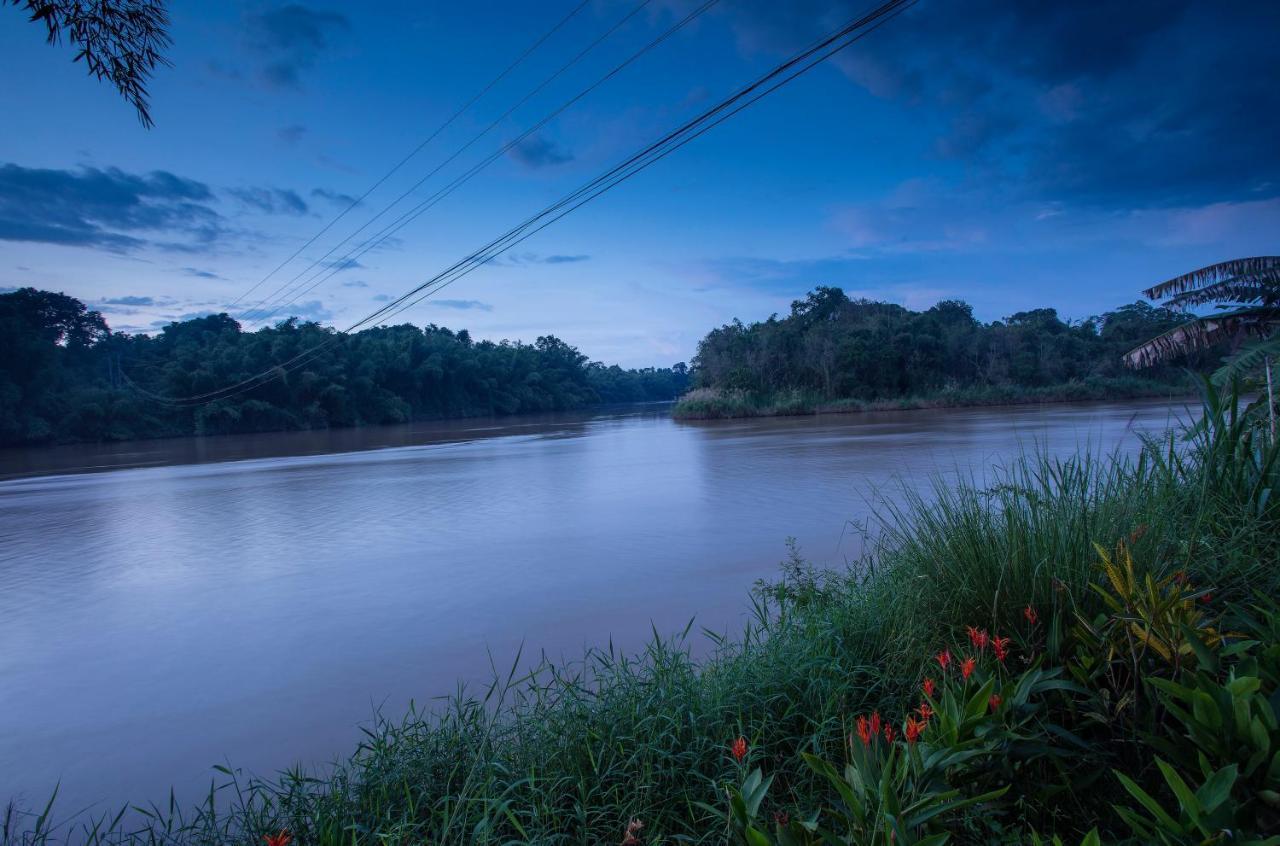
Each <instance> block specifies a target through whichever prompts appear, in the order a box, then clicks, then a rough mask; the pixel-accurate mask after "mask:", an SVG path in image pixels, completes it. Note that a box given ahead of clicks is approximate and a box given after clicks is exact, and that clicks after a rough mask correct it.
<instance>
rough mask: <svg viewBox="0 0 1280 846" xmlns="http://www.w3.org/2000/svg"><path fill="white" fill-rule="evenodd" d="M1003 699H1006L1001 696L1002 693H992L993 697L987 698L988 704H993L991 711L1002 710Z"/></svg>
mask: <svg viewBox="0 0 1280 846" xmlns="http://www.w3.org/2000/svg"><path fill="white" fill-rule="evenodd" d="M1003 701H1004V700H1003V699H1001V698H1000V694H998V693H993V694H991V698H990V699H988V700H987V704H988V705H990V706H991V713H993V714H994V713H995V712H996V711H998V710H1000V703H1001V702H1003Z"/></svg>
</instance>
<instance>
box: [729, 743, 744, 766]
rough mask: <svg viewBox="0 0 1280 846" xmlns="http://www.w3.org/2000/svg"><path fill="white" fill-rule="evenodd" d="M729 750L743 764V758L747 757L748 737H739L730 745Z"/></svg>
mask: <svg viewBox="0 0 1280 846" xmlns="http://www.w3.org/2000/svg"><path fill="white" fill-rule="evenodd" d="M729 751H730V752H732V753H733V758H734V760H735V761H737V762H738V763H739V764H741V763H742V759H743V758H745V757H747V739H746V738H745V737H739V738H738V739H737V740H735V741H734V742H733V743H731V744H730V745H729Z"/></svg>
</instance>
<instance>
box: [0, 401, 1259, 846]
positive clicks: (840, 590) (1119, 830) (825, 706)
mask: <svg viewBox="0 0 1280 846" xmlns="http://www.w3.org/2000/svg"><path fill="white" fill-rule="evenodd" d="M1238 408H1239V401H1238V395H1228V396H1225V397H1219V396H1218V395H1216V394H1212V393H1206V400H1205V410H1204V415H1203V419H1202V420H1201V421H1200V422H1199V423H1198V424H1196V425H1193V426H1191V427H1190V428H1188V429H1187V430H1185V431H1183V432H1178V433H1171V434H1169V435H1168V436H1166V437H1162V438H1154V439H1151V440H1149V441H1148V442H1147V444H1146V446H1145V449H1144V450H1143V451H1142V452H1141V454H1140V455H1137V456H1136V457H1125V456H1121V455H1118V454H1117V455H1110V456H1096V455H1090V454H1087V453H1086V454H1080V455H1077V456H1075V457H1073V458H1070V459H1054V458H1049V457H1046V456H1043V455H1028V456H1026V457H1025V458H1024V459H1022V460H1021V461H1020V462H1017V463H1014V464H1013V465H1011V466H1010V467H1008V468H1007V469H1005V470H1003V471H1001V475H1000V477H999V478H998V479H997V480H995V481H994V482H991V481H987V482H979V481H978V480H977V479H976V478H975V479H971V480H968V481H963V480H962V481H961V482H960V483H958V484H954V485H938V486H937V487H936V490H934V491H932V492H929V491H919V492H912V491H911V490H906V491H904V497H903V498H902V499H900V500H898V503H899V504H897V505H886V506H884V508H883V509H882V511H881V513H880V514H879V517H878V522H877V523H876V524H875V525H873V527H871V529H870V530H869V531H871V536H870V541H871V542H870V543H869V544H868V551H867V553H866V555H865V557H864V558H863V559H862V560H860V561H857V562H854V564H853V566H851V567H849V568H848V569H845V570H840V571H819V570H816V569H814V568H813V567H811V566H810V565H808V564H807V563H806V562H805V561H804V559H803V557H802V555H801V554H800V551H799V550H795V551H794V552H793V555H792V557H791V558H790V559H789V560H788V561H787V562H785V563H784V565H783V569H782V574H781V576H780V577H779V578H778V579H777V580H776V581H773V582H771V583H767V584H766V583H760V584H757V585H756V587H755V589H754V590H752V591H751V594H750V595H751V601H752V605H751V608H752V615H751V618H750V621H749V622H748V623H747V624H746V625H745V626H744V628H743V629H742V631H740V632H739V633H737V634H736V635H731V636H722V635H714V636H711V649H710V654H709V655H706V657H703V658H695V657H694V649H693V645H694V640H695V638H697V637H698V635H696V634H694V633H693V632H692V624H691V625H690V628H689V629H687V630H686V631H684V632H681V633H678V634H676V635H675V636H673V637H660V636H658V635H657V633H655V636H654V638H653V640H652V641H651V642H650V643H649V644H648V645H647V646H646V647H645V648H644V649H643V650H642V651H641V652H640V653H639V654H636V655H623V654H619V653H617V652H615V651H614V650H613V649H612V648H598V649H594V650H591V651H590V652H588V653H587V654H586V655H585V657H584V658H583V660H582V661H580V662H577V663H573V664H569V665H565V664H551V663H542V664H540V665H538V666H536V667H534V668H533V669H531V670H527V671H526V670H525V669H523V664H522V663H521V662H520V661H519V660H517V661H516V662H515V663H514V664H513V665H512V669H511V670H510V671H509V672H507V673H505V674H500V675H499V676H498V677H496V678H495V679H494V681H493V682H492V684H491V685H489V686H488V687H486V688H483V689H477V690H471V691H463V692H460V693H459V694H457V695H456V696H455V697H454V698H452V699H451V700H450V701H449V702H448V703H447V704H446V705H442V706H440V707H439V708H437V709H435V710H433V711H430V712H413V713H410V714H408V715H407V716H405V717H404V718H399V719H396V718H385V719H379V720H378V721H377V722H376V724H374V725H372V726H370V727H369V728H368V732H367V738H366V739H365V740H364V742H363V743H361V745H360V746H359V748H358V749H357V750H356V751H354V752H353V754H352V756H351V757H350V758H348V759H347V760H345V761H342V762H339V763H337V764H336V765H335V766H334V767H332V768H331V769H327V770H323V771H317V772H307V773H304V772H300V771H293V772H286V773H281V774H279V775H278V776H275V777H271V778H266V779H255V778H250V777H247V776H245V775H243V774H240V773H237V772H235V771H233V770H220V771H219V773H218V775H217V779H218V782H219V784H220V785H221V786H220V787H219V789H218V790H217V792H216V793H213V794H211V795H210V796H209V798H208V799H206V800H205V802H204V803H203V804H201V805H197V806H195V807H189V806H184V805H181V804H180V803H176V802H171V803H169V804H158V805H145V804H141V805H138V806H135V809H134V810H132V811H129V812H127V813H125V812H122V813H121V815H120V816H116V815H115V814H114V813H106V814H102V815H100V816H98V817H94V818H84V817H79V818H73V819H72V820H70V821H68V820H66V819H64V818H63V816H62V815H61V814H60V813H58V811H57V809H56V807H54V806H51V807H47V808H45V809H44V810H43V813H41V809H40V808H35V809H31V810H30V811H23V810H19V809H17V808H14V807H12V806H11V807H10V809H9V811H8V812H7V814H5V816H4V819H3V825H2V827H0V846H19V845H21V846H42V844H46V843H53V842H63V841H70V842H75V843H93V844H129V846H143V845H144V844H148V846H150V844H161V843H163V844H183V846H185V845H186V844H191V846H195V844H224V843H225V844H244V846H250V844H253V845H254V846H258V845H259V844H261V843H262V842H263V838H264V837H271V838H273V839H274V840H273V841H272V842H276V843H279V842H285V843H289V842H291V843H293V844H294V845H295V846H312V844H317V846H318V845H319V844H325V846H328V845H329V844H332V846H339V845H340V844H342V846H360V845H361V844H421V843H424V842H425V843H463V842H472V843H495V844H496V843H510V842H528V843H545V844H551V843H619V842H621V843H624V844H627V846H638V845H639V844H648V843H654V844H657V843H705V844H713V843H714V844H718V843H725V842H730V843H735V844H752V846H774V844H777V846H792V844H803V845H804V846H816V844H817V843H819V842H821V843H825V844H848V846H854V844H857V845H858V846H861V844H880V845H882V846H888V844H890V843H893V844H895V846H897V844H939V843H944V842H952V843H994V844H1015V843H1017V844H1029V843H1042V844H1045V846H1049V844H1066V846H1075V844H1082V845H1083V846H1092V845H1093V844H1098V845H1099V846H1100V844H1119V843H1123V844H1139V843H1150V842H1164V843H1170V844H1191V843H1203V842H1224V841H1221V840H1220V838H1219V835H1218V832H1221V831H1226V830H1229V831H1231V832H1233V836H1232V839H1231V841H1230V842H1233V843H1253V844H1262V845H1263V846H1275V844H1278V843H1280V839H1277V838H1276V837H1268V836H1267V834H1268V833H1269V832H1273V831H1276V830H1277V824H1280V790H1278V788H1280V752H1277V749H1280V730H1278V729H1277V724H1276V718H1275V713H1274V710H1273V708H1274V705H1273V704H1272V703H1274V701H1275V697H1276V696H1277V687H1278V684H1280V608H1278V607H1277V606H1276V603H1275V600H1274V598H1275V597H1276V595H1277V590H1278V589H1280V495H1278V494H1280V491H1278V490H1277V488H1278V487H1280V451H1278V450H1277V447H1276V446H1275V444H1274V443H1273V442H1271V441H1270V439H1268V438H1267V436H1266V430H1265V425H1264V424H1263V423H1261V422H1260V421H1259V419H1258V418H1257V417H1252V418H1250V417H1246V416H1241V415H1239V414H1238V413H1237V409H1238ZM1193 706H1194V707H1193ZM1224 715H1225V716H1224ZM95 764H96V765H97V766H102V767H107V768H109V767H110V762H95ZM55 820H57V821H58V822H57V823H56V824H55V822H54V821H55ZM281 838H283V840H281Z"/></svg>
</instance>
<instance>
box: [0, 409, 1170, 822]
mask: <svg viewBox="0 0 1280 846" xmlns="http://www.w3.org/2000/svg"><path fill="white" fill-rule="evenodd" d="M667 411H668V409H667V407H666V406H663V405H658V406H648V407H632V408H625V409H612V410H604V411H599V412H596V413H590V414H573V415H555V416H538V417H523V418H505V419H501V420H468V421H460V422H447V423H418V424H410V425H405V426H395V427H385V428H370V429H359V430H346V431H335V432H308V433H284V434H269V435H253V436H234V437H220V438H204V439H201V438H189V439H177V440H166V441H148V442H134V443H128V444H123V445H114V446H98V445H94V446H79V447H53V448H43V449H31V450H22V451H14V450H11V451H0V804H2V803H3V802H4V801H6V799H8V798H9V797H11V796H12V797H17V798H18V799H19V800H20V804H28V805H42V804H43V802H44V801H45V799H47V797H48V795H49V793H50V791H52V789H53V788H54V786H55V784H58V783H59V782H60V783H61V788H60V790H61V792H60V797H61V798H60V799H59V802H58V805H59V807H60V808H61V809H62V811H63V812H64V813H67V812H70V811H73V810H78V809H80V808H82V807H85V806H90V805H91V806H93V807H94V808H96V809H98V810H106V809H108V808H112V807H115V806H116V805H118V804H119V803H121V802H123V801H125V800H132V801H134V802H149V801H156V802H158V803H161V804H163V803H164V802H167V797H168V791H169V787H170V786H171V785H173V786H176V788H177V790H178V796H179V799H180V800H184V799H185V800H189V801H194V800H196V799H198V798H199V794H200V793H201V791H202V790H203V791H207V790H208V787H209V783H210V780H211V779H212V778H213V777H214V775H215V774H214V771H213V770H212V766H213V765H215V764H224V765H225V764H227V763H228V762H229V763H230V764H231V765H233V766H235V767H240V768H244V769H246V770H248V771H253V772H258V773H264V774H269V773H272V772H275V771H276V770H279V769H281V768H284V767H288V766H291V765H293V764H295V763H303V764H304V765H308V766H310V765H315V764H320V763H323V762H325V761H328V760H332V759H333V758H334V757H335V756H338V755H344V754H346V753H347V752H349V751H350V750H352V749H353V748H354V746H355V744H356V743H357V742H358V740H359V737H360V734H359V726H360V725H361V724H362V723H367V722H368V720H369V719H370V717H371V716H372V714H373V712H374V710H375V709H376V708H381V709H382V710H383V712H384V713H386V714H389V715H391V714H396V715H398V714H400V713H403V711H404V709H405V708H406V707H407V705H408V703H409V701H410V700H411V699H413V700H416V701H417V702H418V703H420V704H422V703H429V702H430V700H431V699H432V698H433V697H436V696H440V695H444V694H449V693H451V692H453V691H454V690H455V689H456V683H457V682H458V680H471V681H475V680H479V679H483V678H486V677H487V676H488V666H489V656H490V655H492V656H493V658H494V660H495V661H496V662H497V663H498V664H501V665H506V664H509V663H510V662H511V661H512V659H513V657H514V656H515V655H516V654H517V650H519V649H520V648H521V645H522V644H523V645H524V649H525V654H526V655H528V654H531V653H533V654H536V653H537V652H538V651H540V650H545V651H546V652H547V653H548V654H549V655H551V656H554V657H562V656H564V657H569V658H572V657H575V656H579V655H581V652H582V649H583V648H584V646H587V645H596V644H605V643H606V642H607V641H608V640H609V639H610V638H612V641H613V643H614V644H615V645H617V646H619V647H620V648H623V649H635V648H637V647H639V646H640V645H642V643H643V641H644V640H645V638H646V637H647V636H648V635H649V633H650V631H651V626H653V627H656V628H657V630H658V631H659V632H663V633H669V632H674V631H677V630H680V629H683V628H684V626H685V625H686V624H687V623H688V622H689V620H690V619H691V618H696V625H695V629H694V630H695V631H697V630H698V628H699V627H707V628H710V629H713V630H716V631H733V630H735V629H740V627H741V625H742V624H743V621H744V619H745V616H744V615H745V613H746V609H747V592H748V589H749V588H750V586H751V585H752V583H753V582H754V581H755V580H756V579H760V578H769V577H771V576H773V575H774V574H775V573H776V572H777V566H778V562H779V561H781V560H782V559H783V558H784V557H785V555H786V551H787V550H786V545H785V544H786V539H787V538H788V537H794V538H796V540H797V541H798V543H799V544H800V548H801V550H802V552H803V553H804V554H805V556H806V557H807V558H808V559H810V560H811V561H813V562H815V563H818V564H823V565H831V566H843V565H844V564H845V562H847V561H849V560H851V559H853V558H856V557H857V555H858V554H859V551H860V536H859V535H858V533H857V532H856V531H854V529H853V527H854V526H856V525H859V524H862V523H865V522H866V521H867V520H868V518H869V517H870V515H871V512H872V509H873V508H874V507H875V502H876V500H877V498H880V497H893V496H894V495H895V492H897V491H901V489H902V486H903V485H907V486H911V487H915V488H918V489H928V487H929V486H930V485H931V484H932V483H933V482H934V481H935V480H937V479H940V478H941V479H948V478H954V475H955V473H956V472H962V473H965V474H969V473H972V474H975V475H977V476H979V477H986V476H989V474H990V473H991V472H992V471H993V469H995V468H998V467H999V466H1000V465H1001V464H1002V463H1004V462H1007V461H1009V460H1011V459H1012V458H1014V457H1016V456H1017V455H1018V454H1019V453H1020V452H1022V451H1025V450H1035V449H1042V450H1046V451H1048V452H1051V453H1054V454H1060V455H1066V454H1071V453H1074V452H1076V451H1077V450H1078V449H1082V448H1088V449H1093V450H1096V451H1111V450H1117V449H1118V450H1122V451H1126V452H1132V451H1136V449H1137V448H1138V445H1139V433H1141V432H1160V431H1162V430H1164V429H1166V428H1168V427H1170V426H1172V425H1176V423H1177V422H1178V421H1179V420H1181V419H1184V418H1185V417H1186V415H1187V414H1188V412H1187V410H1186V408H1185V405H1184V403H1182V402H1176V403H1168V402H1127V403H1107V404H1084V405H1043V406H1018V407H1004V408H983V409H947V410H931V411H906V412H876V413H868V414H851V415H824V416H819V417H797V418H779V419H768V420H740V421H717V422H704V423H680V422H675V421H673V420H671V419H670V418H669V417H668V416H667Z"/></svg>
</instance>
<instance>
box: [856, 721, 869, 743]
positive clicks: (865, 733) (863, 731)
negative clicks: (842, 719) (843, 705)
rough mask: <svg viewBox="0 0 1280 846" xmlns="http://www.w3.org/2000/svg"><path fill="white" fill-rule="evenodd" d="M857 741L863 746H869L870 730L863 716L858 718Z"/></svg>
mask: <svg viewBox="0 0 1280 846" xmlns="http://www.w3.org/2000/svg"><path fill="white" fill-rule="evenodd" d="M858 739H859V740H861V741H862V745H863V746H870V745H871V729H870V728H869V727H868V726H867V718H866V717H863V716H859V717H858Z"/></svg>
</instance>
